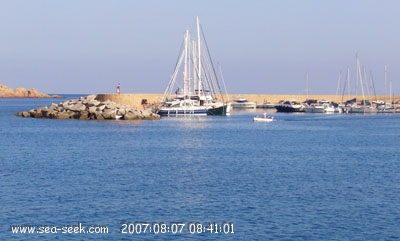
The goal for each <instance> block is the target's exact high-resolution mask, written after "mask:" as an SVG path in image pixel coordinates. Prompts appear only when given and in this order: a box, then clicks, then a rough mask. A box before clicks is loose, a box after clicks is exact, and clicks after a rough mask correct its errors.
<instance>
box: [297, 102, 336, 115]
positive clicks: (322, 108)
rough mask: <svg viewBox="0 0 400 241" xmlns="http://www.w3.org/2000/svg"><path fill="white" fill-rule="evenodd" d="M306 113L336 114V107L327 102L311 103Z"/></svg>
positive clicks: (305, 109)
mask: <svg viewBox="0 0 400 241" xmlns="http://www.w3.org/2000/svg"><path fill="white" fill-rule="evenodd" d="M304 111H305V112H307V113H334V112H335V107H334V106H333V105H332V104H331V103H330V102H329V101H327V100H320V101H318V102H313V103H309V104H308V105H307V106H306V107H305V108H304Z"/></svg>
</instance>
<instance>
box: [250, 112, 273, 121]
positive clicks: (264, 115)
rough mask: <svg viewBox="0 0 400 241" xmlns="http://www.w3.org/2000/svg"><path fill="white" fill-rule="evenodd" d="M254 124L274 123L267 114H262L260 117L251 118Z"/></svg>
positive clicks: (271, 117)
mask: <svg viewBox="0 0 400 241" xmlns="http://www.w3.org/2000/svg"><path fill="white" fill-rule="evenodd" d="M253 121H254V122H271V121H274V117H273V116H267V113H263V115H261V116H254V117H253Z"/></svg>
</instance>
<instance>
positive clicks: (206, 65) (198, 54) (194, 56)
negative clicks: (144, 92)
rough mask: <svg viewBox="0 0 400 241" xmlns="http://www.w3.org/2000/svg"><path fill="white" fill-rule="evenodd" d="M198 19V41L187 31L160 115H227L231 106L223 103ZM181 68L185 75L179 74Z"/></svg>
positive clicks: (161, 104)
mask: <svg viewBox="0 0 400 241" xmlns="http://www.w3.org/2000/svg"><path fill="white" fill-rule="evenodd" d="M196 22H197V24H196V26H197V40H192V39H191V35H190V32H189V30H186V31H185V34H184V40H183V44H182V48H181V51H180V54H179V58H178V61H177V64H176V66H175V70H174V72H173V74H172V76H171V79H170V81H169V83H168V86H167V88H166V89H165V92H164V95H163V98H162V101H161V103H160V104H159V106H158V110H157V114H159V115H160V116H180V115H207V114H208V113H211V114H214V115H215V114H218V115H226V114H227V113H229V112H230V108H229V107H230V106H229V105H227V104H226V103H224V98H223V95H222V92H221V88H220V84H219V80H218V78H217V74H216V71H215V68H214V65H213V62H212V59H211V56H210V53H209V51H208V48H207V43H206V41H205V38H204V34H203V32H202V29H201V26H200V21H199V17H197V18H196ZM180 71H182V73H183V75H182V78H179V76H178V73H179V72H180ZM221 101H222V102H221ZM211 110H214V111H211Z"/></svg>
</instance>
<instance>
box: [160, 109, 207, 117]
mask: <svg viewBox="0 0 400 241" xmlns="http://www.w3.org/2000/svg"><path fill="white" fill-rule="evenodd" d="M157 114H159V115H160V116H185V115H207V109H192V110H190V109H160V110H158V111H157Z"/></svg>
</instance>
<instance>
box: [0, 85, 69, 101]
mask: <svg viewBox="0 0 400 241" xmlns="http://www.w3.org/2000/svg"><path fill="white" fill-rule="evenodd" d="M0 98H62V96H60V95H48V94H44V93H40V92H39V91H37V90H36V89H35V88H32V89H30V90H28V89H25V88H17V89H15V90H13V89H11V88H9V87H7V86H5V85H3V84H0Z"/></svg>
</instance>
